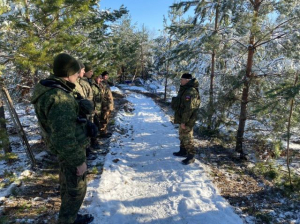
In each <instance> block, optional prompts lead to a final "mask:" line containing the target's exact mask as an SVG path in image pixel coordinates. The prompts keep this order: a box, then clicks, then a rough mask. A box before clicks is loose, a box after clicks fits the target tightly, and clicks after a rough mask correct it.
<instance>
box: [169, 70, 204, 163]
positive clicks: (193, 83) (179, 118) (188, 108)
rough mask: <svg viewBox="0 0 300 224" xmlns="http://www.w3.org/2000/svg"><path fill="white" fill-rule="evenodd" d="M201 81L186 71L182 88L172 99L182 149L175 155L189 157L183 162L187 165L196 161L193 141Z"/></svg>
mask: <svg viewBox="0 0 300 224" xmlns="http://www.w3.org/2000/svg"><path fill="white" fill-rule="evenodd" d="M198 87H199V83H198V81H197V80H196V79H195V78H194V79H193V78H192V75H191V74H188V73H185V74H183V75H182V76H181V79H180V89H179V92H178V95H177V97H174V98H173V99H172V108H173V109H174V110H175V115H174V123H175V124H179V125H180V126H179V139H180V151H179V152H174V153H173V155H174V156H181V157H187V158H186V159H184V160H182V163H183V164H185V165H187V164H190V163H193V162H194V161H195V158H194V156H195V147H194V143H193V128H194V125H195V123H196V120H197V110H198V108H199V106H200V96H199V90H198Z"/></svg>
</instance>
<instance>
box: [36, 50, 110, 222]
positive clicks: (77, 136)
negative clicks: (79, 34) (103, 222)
mask: <svg viewBox="0 0 300 224" xmlns="http://www.w3.org/2000/svg"><path fill="white" fill-rule="evenodd" d="M107 79H108V72H107V71H104V72H103V73H102V74H101V75H94V74H93V69H92V67H91V66H90V65H89V64H83V63H81V62H80V61H78V60H76V59H75V58H74V57H72V56H70V55H69V54H65V53H61V54H59V55H57V56H56V57H55V58H54V62H53V74H51V75H50V76H49V77H48V78H46V79H44V80H41V81H40V82H39V83H38V84H37V85H36V86H35V88H34V91H33V95H32V99H31V103H32V104H33V105H34V108H35V112H36V116H37V118H38V122H39V126H40V128H41V132H42V135H43V138H44V141H45V143H46V145H47V147H48V148H49V150H50V151H51V152H52V153H54V154H56V156H57V158H58V160H59V183H60V195H61V207H60V211H59V216H58V223H59V224H71V223H72V224H88V223H90V222H92V221H93V220H94V217H93V216H92V215H90V214H79V213H78V211H79V209H80V206H81V204H82V202H83V199H84V197H85V194H86V189H87V180H86V175H87V156H88V157H91V156H90V155H93V150H95V149H99V148H101V147H100V145H99V144H98V142H97V138H98V137H100V138H109V137H110V136H111V134H110V133H108V132H107V124H108V121H109V115H110V113H111V112H112V110H113V108H114V105H113V97H112V93H111V91H110V87H109V84H108V80H107ZM91 159H92V158H91Z"/></svg>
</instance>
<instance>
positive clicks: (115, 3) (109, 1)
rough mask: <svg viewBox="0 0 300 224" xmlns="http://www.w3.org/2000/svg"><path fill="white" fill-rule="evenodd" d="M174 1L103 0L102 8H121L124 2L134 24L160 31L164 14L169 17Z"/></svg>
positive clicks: (101, 2)
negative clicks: (170, 7)
mask: <svg viewBox="0 0 300 224" xmlns="http://www.w3.org/2000/svg"><path fill="white" fill-rule="evenodd" d="M177 2H178V1H177ZM173 3H174V0H101V1H100V9H109V8H111V9H119V8H120V6H121V5H122V4H123V5H124V6H125V7H126V8H127V9H128V10H129V14H130V15H131V20H132V24H135V23H137V28H139V29H140V28H141V27H142V25H143V24H144V25H145V27H146V28H148V30H150V31H153V30H156V31H157V32H158V30H162V29H163V16H164V15H165V16H166V18H168V10H169V6H171V5H172V4H173Z"/></svg>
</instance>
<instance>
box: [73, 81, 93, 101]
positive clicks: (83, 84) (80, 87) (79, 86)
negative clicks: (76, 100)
mask: <svg viewBox="0 0 300 224" xmlns="http://www.w3.org/2000/svg"><path fill="white" fill-rule="evenodd" d="M75 85H76V87H75V91H76V92H78V93H79V94H80V95H81V96H82V97H83V98H84V99H88V100H90V101H93V91H92V88H91V86H90V84H89V82H88V80H87V78H85V77H83V78H78V79H77V81H76V83H75Z"/></svg>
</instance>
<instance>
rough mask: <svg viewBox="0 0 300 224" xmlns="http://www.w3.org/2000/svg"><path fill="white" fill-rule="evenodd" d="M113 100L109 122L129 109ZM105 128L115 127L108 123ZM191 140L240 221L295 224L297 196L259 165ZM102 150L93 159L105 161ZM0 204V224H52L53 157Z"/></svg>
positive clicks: (225, 148)
mask: <svg viewBox="0 0 300 224" xmlns="http://www.w3.org/2000/svg"><path fill="white" fill-rule="evenodd" d="M146 95H147V96H149V97H152V98H153V99H154V100H155V101H156V103H157V104H158V105H159V106H160V107H161V108H162V110H163V111H164V112H165V113H166V114H168V115H170V116H172V114H173V112H172V111H171V109H170V105H169V104H168V103H164V102H163V101H162V100H161V99H160V98H159V97H158V96H157V95H155V94H146ZM114 98H115V111H114V114H112V117H113V116H114V115H115V114H116V113H117V112H118V110H120V109H124V110H129V111H130V110H131V109H132V108H131V106H130V105H129V104H128V103H127V101H126V99H125V98H124V96H122V95H120V94H118V93H114ZM109 127H110V129H113V128H114V120H113V118H112V119H111V123H110V126H109ZM112 131H113V130H112ZM195 139H196V145H197V149H198V153H197V158H198V159H199V160H201V161H202V162H203V163H205V164H206V165H207V166H209V167H210V170H211V173H210V175H211V178H212V180H213V181H214V183H215V184H216V186H217V187H218V189H219V191H220V194H221V195H222V196H224V197H225V198H226V199H227V200H228V201H229V202H230V204H231V205H232V206H233V207H234V208H235V210H236V211H237V213H238V214H239V215H240V216H241V217H243V218H244V221H245V223H284V224H291V223H300V201H299V194H298V193H295V192H293V191H287V190H286V188H284V187H283V186H282V185H281V186H280V185H279V186H277V185H275V184H274V182H273V181H272V179H271V178H269V177H268V176H265V175H262V174H260V173H259V172H256V168H257V167H258V164H255V163H253V162H251V161H240V160H239V159H238V157H237V155H236V154H235V153H234V150H233V147H230V145H224V143H222V142H220V141H218V140H217V139H209V138H205V137H202V136H201V135H197V133H195ZM109 141H110V140H109V139H99V143H100V144H101V145H102V147H103V149H107V148H108V146H109ZM246 144H247V145H248V148H249V149H251V148H252V147H253V143H252V142H246ZM32 149H33V151H34V153H35V154H38V153H40V152H43V151H46V149H45V145H44V144H43V143H42V142H39V143H36V144H35V145H33V146H32ZM103 149H102V151H101V152H99V153H98V156H99V157H103V158H104V157H105V154H103ZM11 162H17V161H14V160H12V161H11ZM91 164H92V163H90V165H89V174H88V178H89V179H93V178H100V177H101V172H102V166H103V163H98V164H95V165H91ZM271 174H272V173H270V175H271ZM274 175H278V174H276V173H275V174H274ZM1 178H2V177H0V180H2V179H1ZM1 203H2V204H0V206H1V208H2V211H1V213H2V214H1V216H0V224H1V223H50V224H51V223H55V220H56V219H57V214H58V210H59V206H60V198H59V184H58V163H57V161H56V159H55V157H54V156H52V155H50V154H48V153H46V154H45V155H44V156H43V157H42V159H41V160H38V168H37V169H36V170H35V171H31V172H27V173H26V174H24V176H23V178H22V181H20V182H18V183H17V184H16V186H15V187H14V188H13V189H12V191H11V194H10V196H8V197H7V198H6V200H4V201H2V202H1Z"/></svg>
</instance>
